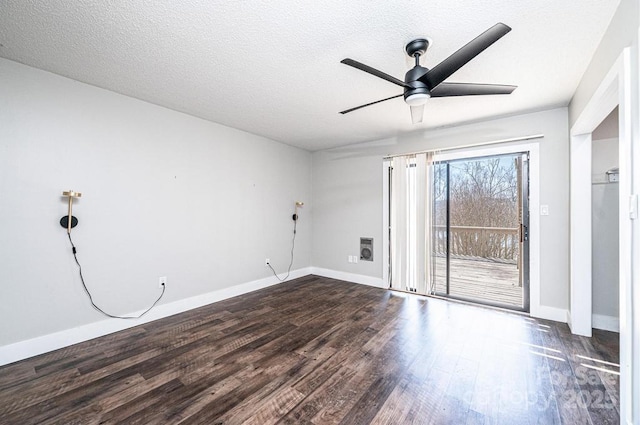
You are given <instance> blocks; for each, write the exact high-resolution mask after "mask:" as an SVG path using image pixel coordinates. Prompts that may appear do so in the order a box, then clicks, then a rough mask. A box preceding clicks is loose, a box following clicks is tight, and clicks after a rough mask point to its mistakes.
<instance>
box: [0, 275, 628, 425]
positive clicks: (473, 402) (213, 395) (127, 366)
mask: <svg viewBox="0 0 640 425" xmlns="http://www.w3.org/2000/svg"><path fill="white" fill-rule="evenodd" d="M617 364H618V334H614V333H609V332H595V334H594V337H593V338H583V337H577V336H573V335H571V333H570V332H569V329H568V327H567V326H566V325H565V324H560V323H555V322H547V321H543V320H536V319H531V318H529V317H526V316H522V315H517V314H512V313H506V312H501V311H495V310H490V309H486V308H479V307H478V308H477V307H472V306H466V305H460V304H456V303H452V302H448V301H443V300H438V299H429V298H425V297H420V296H416V295H411V294H403V293H397V292H391V291H387V290H382V289H377V288H372V287H367V286H362V285H356V284H352V283H347V282H343V281H338V280H333V279H327V278H320V277H317V276H307V277H304V278H301V279H297V280H294V281H291V282H288V283H283V284H280V285H278V286H273V287H271V288H268V289H264V290H261V291H257V292H253V293H251V294H247V295H243V296H241V297H237V298H232V299H229V300H226V301H223V302H219V303H216V304H212V305H209V306H206V307H202V308H199V309H197V310H192V311H189V312H186V313H183V314H179V315H176V316H172V317H168V318H165V319H162V320H158V321H155V322H152V323H148V324H145V325H142V326H139V327H136V328H132V329H129V330H126V331H122V332H119V333H117V334H113V335H109V336H105V337H102V338H97V339H94V340H91V341H87V342H84V343H81V344H77V345H74V346H71V347H68V348H64V349H61V350H58V351H55V352H51V353H48V354H44V355H41V356H38V357H35V358H32V359H28V360H25V361H21V362H18V363H14V364H11V365H7V366H4V367H2V368H0V423H2V424H117V423H119V424H178V423H180V424H241V423H246V424H259V425H263V424H274V423H279V424H333V423H343V424H369V423H375V424H405V423H416V424H426V423H433V424H497V423H501V424H574V423H576V424H597V425H600V424H617V423H619V401H618V391H619V376H618V375H617V373H618V372H619V368H618V367H617Z"/></svg>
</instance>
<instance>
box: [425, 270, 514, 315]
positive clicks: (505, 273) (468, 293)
mask: <svg viewBox="0 0 640 425" xmlns="http://www.w3.org/2000/svg"><path fill="white" fill-rule="evenodd" d="M450 266H451V280H450V290H449V295H451V296H453V297H461V298H465V299H469V300H471V301H474V300H477V301H479V302H485V303H486V302H488V303H491V304H496V303H498V304H504V305H507V306H514V307H518V308H521V307H522V287H520V286H519V270H518V267H517V266H516V265H515V264H504V263H497V262H492V261H481V260H477V259H461V258H452V259H451V263H450ZM445 278H446V259H445V258H440V257H439V258H437V259H436V293H438V294H440V295H444V294H446V292H447V290H446V280H445Z"/></svg>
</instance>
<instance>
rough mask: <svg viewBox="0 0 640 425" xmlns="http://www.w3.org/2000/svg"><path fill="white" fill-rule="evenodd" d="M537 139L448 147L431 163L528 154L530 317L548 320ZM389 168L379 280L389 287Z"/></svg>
mask: <svg viewBox="0 0 640 425" xmlns="http://www.w3.org/2000/svg"><path fill="white" fill-rule="evenodd" d="M538 140H540V139H537V140H525V141H522V142H506V143H496V144H490V145H486V144H482V145H479V146H477V147H464V148H460V149H451V148H447V149H448V150H447V151H446V152H440V153H438V150H437V149H434V151H435V152H436V154H435V155H434V158H433V159H434V161H437V160H454V159H462V158H465V157H476V156H492V155H502V154H509V153H519V152H529V315H530V316H531V317H541V318H542V317H547V316H548V315H545V314H544V313H545V312H544V307H542V306H541V305H540V214H539V213H538V212H539V210H540V146H539V141H538ZM389 166H390V161H383V164H382V175H383V178H382V182H383V183H382V186H383V188H382V189H383V192H382V239H383V241H382V250H383V252H382V255H383V257H382V281H383V285H384V286H385V287H387V288H388V287H389V260H390V257H389V243H390V241H389Z"/></svg>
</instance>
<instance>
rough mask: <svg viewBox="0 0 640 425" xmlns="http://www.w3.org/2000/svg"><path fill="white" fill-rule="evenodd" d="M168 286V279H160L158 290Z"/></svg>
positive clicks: (164, 277) (163, 277)
mask: <svg viewBox="0 0 640 425" xmlns="http://www.w3.org/2000/svg"><path fill="white" fill-rule="evenodd" d="M166 285H167V277H166V276H162V277H159V278H158V288H162V287H164V286H166Z"/></svg>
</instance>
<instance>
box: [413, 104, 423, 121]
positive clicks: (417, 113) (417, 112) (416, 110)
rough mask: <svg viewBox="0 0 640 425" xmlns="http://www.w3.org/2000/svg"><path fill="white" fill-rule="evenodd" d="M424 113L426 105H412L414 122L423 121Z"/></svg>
mask: <svg viewBox="0 0 640 425" xmlns="http://www.w3.org/2000/svg"><path fill="white" fill-rule="evenodd" d="M423 115H424V105H418V106H412V107H411V122H412V123H413V124H418V123H421V122H422V116H423Z"/></svg>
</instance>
